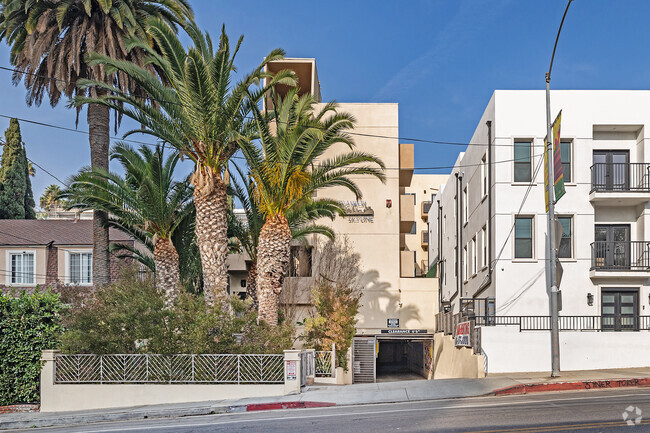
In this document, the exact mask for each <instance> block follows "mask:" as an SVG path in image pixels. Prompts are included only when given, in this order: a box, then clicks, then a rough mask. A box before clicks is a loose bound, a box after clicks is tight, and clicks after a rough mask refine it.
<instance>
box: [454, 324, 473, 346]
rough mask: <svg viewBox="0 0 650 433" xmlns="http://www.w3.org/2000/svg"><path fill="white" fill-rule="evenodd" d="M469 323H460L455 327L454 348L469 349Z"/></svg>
mask: <svg viewBox="0 0 650 433" xmlns="http://www.w3.org/2000/svg"><path fill="white" fill-rule="evenodd" d="M470 329H471V326H470V322H461V323H459V324H458V325H456V346H457V347H458V346H466V347H471V346H472V344H471V343H470V340H469V334H470Z"/></svg>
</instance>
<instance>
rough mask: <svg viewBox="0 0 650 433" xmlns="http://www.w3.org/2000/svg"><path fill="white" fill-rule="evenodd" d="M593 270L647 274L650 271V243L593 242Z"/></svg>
mask: <svg viewBox="0 0 650 433" xmlns="http://www.w3.org/2000/svg"><path fill="white" fill-rule="evenodd" d="M591 269H596V270H602V271H644V272H647V271H648V270H650V242H648V241H596V242H593V243H592V244H591Z"/></svg>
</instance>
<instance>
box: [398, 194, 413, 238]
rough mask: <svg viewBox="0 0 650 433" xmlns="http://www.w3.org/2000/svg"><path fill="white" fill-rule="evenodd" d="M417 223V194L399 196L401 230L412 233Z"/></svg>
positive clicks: (401, 231)
mask: <svg viewBox="0 0 650 433" xmlns="http://www.w3.org/2000/svg"><path fill="white" fill-rule="evenodd" d="M413 224H415V195H413V194H403V195H400V196H399V231H400V233H410V232H411V229H412V228H413Z"/></svg>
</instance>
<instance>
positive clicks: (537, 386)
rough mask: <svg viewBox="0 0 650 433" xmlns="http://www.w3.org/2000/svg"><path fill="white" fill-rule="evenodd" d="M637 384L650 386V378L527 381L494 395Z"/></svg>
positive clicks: (495, 392)
mask: <svg viewBox="0 0 650 433" xmlns="http://www.w3.org/2000/svg"><path fill="white" fill-rule="evenodd" d="M637 386H650V378H641V379H610V380H584V381H579V382H554V383H548V382H543V383H527V384H521V385H515V386H509V387H506V388H500V389H497V390H495V391H494V395H513V394H530V393H533V392H552V391H580V390H585V389H613V388H627V387H637Z"/></svg>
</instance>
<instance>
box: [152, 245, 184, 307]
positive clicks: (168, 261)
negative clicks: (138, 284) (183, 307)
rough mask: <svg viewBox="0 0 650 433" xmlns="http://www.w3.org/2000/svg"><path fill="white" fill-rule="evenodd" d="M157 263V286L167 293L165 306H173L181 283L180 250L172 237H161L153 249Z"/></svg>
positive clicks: (154, 259)
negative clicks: (177, 249) (175, 245)
mask: <svg viewBox="0 0 650 433" xmlns="http://www.w3.org/2000/svg"><path fill="white" fill-rule="evenodd" d="M153 261H154V263H155V264H156V288H157V289H158V290H160V291H163V292H164V293H165V306H166V307H167V308H172V306H173V305H174V301H176V297H177V296H178V290H179V287H180V283H181V272H180V265H179V261H178V251H176V248H175V247H174V244H173V243H172V241H171V239H169V238H166V239H163V238H159V239H158V240H157V241H156V245H154V249H153Z"/></svg>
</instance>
